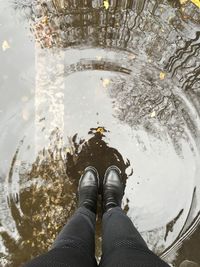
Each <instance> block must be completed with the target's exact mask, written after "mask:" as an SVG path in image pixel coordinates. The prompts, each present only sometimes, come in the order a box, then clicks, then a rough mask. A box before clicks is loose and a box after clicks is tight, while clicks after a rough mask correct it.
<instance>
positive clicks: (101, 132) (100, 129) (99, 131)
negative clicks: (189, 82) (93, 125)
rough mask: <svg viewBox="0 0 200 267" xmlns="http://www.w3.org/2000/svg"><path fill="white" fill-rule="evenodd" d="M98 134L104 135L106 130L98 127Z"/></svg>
mask: <svg viewBox="0 0 200 267" xmlns="http://www.w3.org/2000/svg"><path fill="white" fill-rule="evenodd" d="M96 132H97V133H100V134H103V133H104V128H102V127H98V128H97V129H96Z"/></svg>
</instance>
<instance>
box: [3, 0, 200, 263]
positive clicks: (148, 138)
mask: <svg viewBox="0 0 200 267" xmlns="http://www.w3.org/2000/svg"><path fill="white" fill-rule="evenodd" d="M109 3H110V6H109V8H108V9H106V8H105V7H104V6H103V1H76V0H74V1H64V0H62V1H61V0H54V1H53V0H52V1H47V2H45V3H44V2H43V3H42V2H41V1H39V0H38V1H31V0H26V1H25V0H24V1H22V0H16V1H14V2H11V1H10V2H7V3H6V2H4V3H3V2H0V32H1V34H0V43H1V44H4V46H2V51H1V52H0V59H1V64H0V79H1V85H0V88H1V98H0V122H1V124H0V127H1V131H0V134H1V139H0V149H1V160H0V183H1V185H2V186H1V188H0V190H1V191H0V203H1V205H0V223H1V224H0V231H1V245H0V253H1V254H0V255H1V260H0V264H1V266H6V263H8V266H14V267H15V266H19V264H21V263H23V262H25V261H27V260H28V259H30V258H31V257H33V256H36V255H38V254H40V253H42V252H44V251H46V250H47V249H48V248H49V247H50V246H51V244H52V242H53V240H54V238H55V236H56V234H57V233H58V231H59V230H60V229H61V227H62V226H63V224H64V223H65V222H66V220H67V219H68V218H69V217H70V216H71V215H72V214H73V211H74V209H75V207H76V188H77V183H78V179H79V177H80V175H81V173H82V171H83V169H84V168H85V167H86V166H88V165H94V166H95V167H96V168H97V169H98V170H99V172H100V175H101V177H103V173H104V171H105V169H106V168H107V167H108V166H109V165H111V164H116V165H117V166H119V167H120V168H121V169H122V173H123V178H124V181H126V191H125V195H124V198H123V208H124V209H125V210H126V211H127V214H128V215H129V217H130V218H131V219H132V221H133V222H134V224H135V225H136V227H137V228H138V230H139V231H140V232H141V234H142V236H143V237H144V239H145V240H146V242H147V244H148V246H149V247H150V248H151V249H152V250H153V251H154V252H155V253H157V254H158V255H160V256H161V257H162V258H163V259H164V260H165V261H167V262H168V263H169V264H171V265H172V266H179V265H180V264H181V262H183V261H184V260H189V261H192V262H195V263H196V264H200V254H199V244H200V240H199V229H200V228H199V210H200V198H199V196H200V194H199V190H200V180H199V172H200V166H199V160H200V155H199V152H200V143H199V130H200V120H199V115H200V114H199V113H200V109H199V107H200V102H199V101H200V99H199V92H200V91H199V90H200V55H199V53H200V27H199V25H200V9H198V7H196V6H195V5H194V4H192V3H188V4H186V5H185V6H180V5H179V4H178V3H175V2H170V1H144V0H143V1H131V0H130V1H114V0H113V1H110V2H109ZM172 3H173V5H172ZM4 41H7V46H6V45H5V42H4ZM99 217H100V215H99ZM100 227H101V225H100V220H98V221H97V237H96V238H97V248H96V252H97V256H99V255H100V243H101V238H100ZM187 264H188V262H187Z"/></svg>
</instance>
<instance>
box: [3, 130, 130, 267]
mask: <svg viewBox="0 0 200 267" xmlns="http://www.w3.org/2000/svg"><path fill="white" fill-rule="evenodd" d="M99 129H100V130H98V129H97V131H96V129H92V130H91V134H93V136H92V137H91V138H90V139H89V140H87V141H86V140H82V139H80V140H79V139H78V137H77V135H75V136H74V137H73V138H72V139H69V146H67V147H63V148H61V149H60V148H58V147H57V146H56V143H57V141H58V140H57V139H55V140H54V142H52V145H51V147H50V148H49V149H44V150H43V151H41V152H40V153H39V154H38V156H37V158H36V160H35V162H34V163H33V164H32V166H31V168H30V169H29V170H28V169H26V168H23V169H22V170H20V173H19V177H20V185H21V189H20V192H19V195H16V196H13V195H10V196H9V199H8V201H9V206H10V210H11V214H12V217H13V219H14V221H15V223H16V227H17V230H18V233H19V235H20V239H19V240H17V241H16V240H15V239H14V238H12V237H11V236H10V235H9V234H8V233H7V232H2V233H1V235H2V238H3V242H4V244H5V247H6V248H7V252H8V255H9V260H10V264H9V266H13V267H15V266H16V267H18V266H19V265H20V264H21V263H23V262H25V261H27V260H29V259H30V258H32V257H35V256H37V255H39V254H41V253H43V252H45V251H47V249H48V248H50V246H51V245H52V242H53V241H54V239H55V237H56V235H57V233H58V232H59V231H60V229H61V228H62V226H63V225H64V224H65V223H66V221H67V219H68V218H69V217H70V216H71V215H72V214H73V212H74V209H75V207H76V201H77V198H76V192H77V185H78V180H79V177H80V175H81V173H82V172H83V170H84V168H85V167H86V166H88V165H93V166H95V167H96V168H97V169H98V170H99V173H100V177H103V174H104V172H105V170H106V168H107V167H108V166H109V165H111V164H115V165H117V166H118V167H120V169H121V170H122V174H123V177H124V181H126V178H127V176H126V174H125V169H126V168H127V167H128V166H129V162H127V164H125V162H124V160H123V158H122V156H121V154H120V153H119V152H118V151H117V150H116V149H114V148H112V147H109V146H108V145H107V144H106V143H105V141H104V140H103V139H102V138H103V131H106V130H105V129H103V128H99ZM14 158H15V161H16V160H17V154H16V155H15V157H14ZM15 161H14V162H13V165H12V167H11V168H12V170H13V169H14V168H15ZM12 170H11V173H12ZM99 217H101V215H99ZM99 240H100V221H98V222H97V242H98V243H97V255H99V253H100V241H99ZM99 256H100V255H99Z"/></svg>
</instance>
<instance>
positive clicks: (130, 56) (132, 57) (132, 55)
mask: <svg viewBox="0 0 200 267" xmlns="http://www.w3.org/2000/svg"><path fill="white" fill-rule="evenodd" d="M128 58H129V59H135V58H136V56H135V55H134V54H130V55H129V57H128Z"/></svg>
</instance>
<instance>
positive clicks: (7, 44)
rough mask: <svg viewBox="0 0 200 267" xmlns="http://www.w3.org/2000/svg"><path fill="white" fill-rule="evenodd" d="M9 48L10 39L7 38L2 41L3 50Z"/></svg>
mask: <svg viewBox="0 0 200 267" xmlns="http://www.w3.org/2000/svg"><path fill="white" fill-rule="evenodd" d="M9 48H10V45H9V43H8V41H6V40H5V41H3V43H2V50H3V51H6V50H7V49H9Z"/></svg>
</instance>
